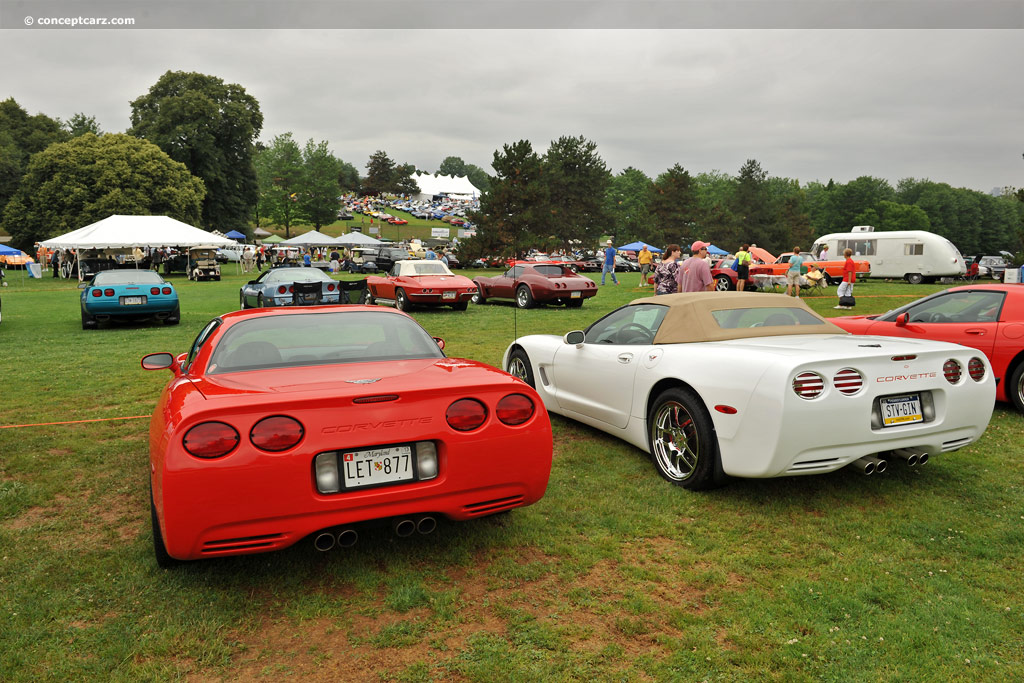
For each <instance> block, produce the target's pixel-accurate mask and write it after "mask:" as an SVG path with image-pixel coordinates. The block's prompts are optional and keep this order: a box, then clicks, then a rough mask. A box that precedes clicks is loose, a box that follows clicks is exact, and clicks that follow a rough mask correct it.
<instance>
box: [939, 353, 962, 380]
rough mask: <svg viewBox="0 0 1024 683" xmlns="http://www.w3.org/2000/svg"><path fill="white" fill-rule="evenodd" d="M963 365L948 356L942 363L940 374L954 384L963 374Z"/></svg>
mask: <svg viewBox="0 0 1024 683" xmlns="http://www.w3.org/2000/svg"><path fill="white" fill-rule="evenodd" d="M963 371H964V369H963V367H961V365H960V363H959V362H957V361H955V360H953V359H952V358H950V359H949V360H947V361H946V362H945V363H943V365H942V374H943V376H945V378H946V381H947V382H949V383H950V384H956V383H957V382H959V381H960V377H961V376H962V375H963Z"/></svg>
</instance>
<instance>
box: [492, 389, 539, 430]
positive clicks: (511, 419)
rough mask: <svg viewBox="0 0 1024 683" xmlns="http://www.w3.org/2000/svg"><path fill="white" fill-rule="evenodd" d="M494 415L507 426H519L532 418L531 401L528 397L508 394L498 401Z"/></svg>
mask: <svg viewBox="0 0 1024 683" xmlns="http://www.w3.org/2000/svg"><path fill="white" fill-rule="evenodd" d="M494 414H495V415H497V416H498V419H499V420H501V421H502V422H503V423H505V424H507V425H521V424H523V423H524V422H526V421H527V420H529V419H530V418H531V417H533V401H531V400H530V397H529V396H523V395H522V394H509V395H508V396H506V397H505V398H503V399H501V400H500V401H498V406H497V409H496V410H495V411H494Z"/></svg>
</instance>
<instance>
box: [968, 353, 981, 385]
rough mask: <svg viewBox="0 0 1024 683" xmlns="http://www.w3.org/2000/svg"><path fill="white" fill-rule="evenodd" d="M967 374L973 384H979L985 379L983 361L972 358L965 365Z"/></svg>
mask: <svg viewBox="0 0 1024 683" xmlns="http://www.w3.org/2000/svg"><path fill="white" fill-rule="evenodd" d="M967 374H969V375H970V376H971V379H973V380H974V381H975V382H980V381H981V380H983V379H985V361H983V360H981V359H980V358H972V359H971V360H970V362H969V363H968V364H967Z"/></svg>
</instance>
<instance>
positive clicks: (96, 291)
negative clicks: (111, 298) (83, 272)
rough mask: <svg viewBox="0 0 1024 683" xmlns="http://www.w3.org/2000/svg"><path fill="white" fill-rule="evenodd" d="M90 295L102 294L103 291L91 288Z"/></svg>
mask: <svg viewBox="0 0 1024 683" xmlns="http://www.w3.org/2000/svg"><path fill="white" fill-rule="evenodd" d="M92 295H93V296H103V292H102V291H101V290H99V289H94V290H92Z"/></svg>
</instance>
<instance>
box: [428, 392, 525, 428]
mask: <svg viewBox="0 0 1024 683" xmlns="http://www.w3.org/2000/svg"><path fill="white" fill-rule="evenodd" d="M535 410H536V408H535V406H534V404H533V401H532V400H531V399H530V397H529V396H525V395H523V394H509V395H508V396H505V397H504V398H502V399H501V400H500V401H498V404H497V406H495V410H494V414H495V416H496V417H497V418H498V420H499V421H500V422H501V423H502V424H506V425H509V426H511V427H514V426H516V425H521V424H523V423H525V422H526V421H527V420H529V419H530V418H531V417H533V413H534V411H535ZM487 415H488V412H487V406H485V405H484V404H483V403H482V402H480V401H478V400H476V399H475V398H462V399H459V400H458V401H456V402H455V403H453V404H451V405H450V406H448V410H447V411H446V412H445V419H446V420H447V421H448V425H449V426H450V427H451V428H452V429H455V430H458V431H460V432H468V431H472V430H474V429H477V428H478V427H480V426H481V425H483V424H484V422H486V421H487Z"/></svg>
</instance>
